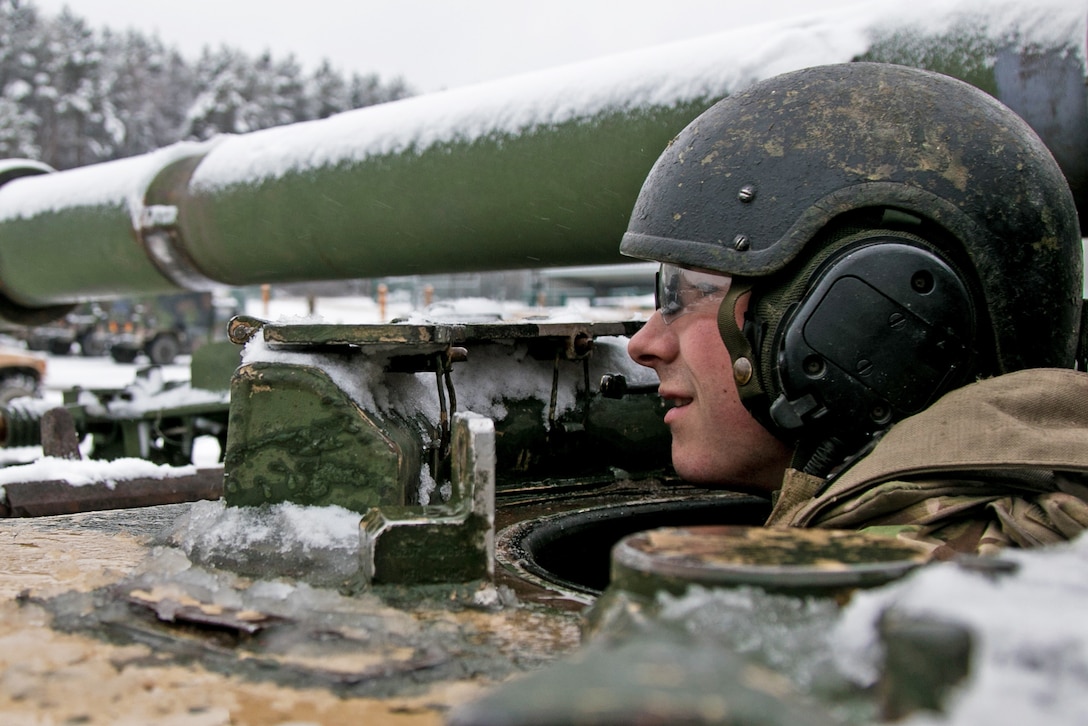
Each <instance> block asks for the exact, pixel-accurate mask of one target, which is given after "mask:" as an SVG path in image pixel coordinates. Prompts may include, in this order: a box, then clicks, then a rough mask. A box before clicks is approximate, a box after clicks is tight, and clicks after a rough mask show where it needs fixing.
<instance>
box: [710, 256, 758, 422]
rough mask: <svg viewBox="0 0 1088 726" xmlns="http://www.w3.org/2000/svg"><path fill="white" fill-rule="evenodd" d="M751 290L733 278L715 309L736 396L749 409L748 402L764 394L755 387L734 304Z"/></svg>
mask: <svg viewBox="0 0 1088 726" xmlns="http://www.w3.org/2000/svg"><path fill="white" fill-rule="evenodd" d="M751 290H752V282H749V281H747V280H741V279H738V278H735V277H734V278H733V281H732V283H731V284H730V285H729V292H727V293H726V294H725V297H724V298H722V304H721V306H720V307H719V308H718V333H719V334H720V335H721V336H722V342H723V343H725V347H726V349H727V350H728V351H729V357H730V358H732V360H733V380H734V381H735V382H736V384H737V393H739V394H740V400H741V401H742V402H744V403H745V406H746V407H747V408H748V409H749V410H751V406H750V405H749V403H750V402H751V401H752V400H754V399H755V398H756V397H758V396H762V395H763V393H764V391H763V387H762V386H761V385H760V384H759V376H757V375H756V360H755V355H754V354H753V352H752V344H751V342H749V340H748V338H747V336H745V335H744V332H743V331H741V329H740V328H739V327H738V326H737V305H738V303H739V302H740V298H741V297H742V296H743V295H745V294H746V293H748V292H750V291H751Z"/></svg>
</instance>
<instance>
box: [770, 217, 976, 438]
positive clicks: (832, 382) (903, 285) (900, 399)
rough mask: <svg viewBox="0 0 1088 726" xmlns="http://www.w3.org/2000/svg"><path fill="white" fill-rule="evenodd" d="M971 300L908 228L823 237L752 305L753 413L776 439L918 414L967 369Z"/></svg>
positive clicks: (866, 431)
mask: <svg viewBox="0 0 1088 726" xmlns="http://www.w3.org/2000/svg"><path fill="white" fill-rule="evenodd" d="M971 301H972V298H971V294H970V292H969V287H968V285H967V284H966V282H965V281H964V279H963V278H962V276H961V275H960V273H959V272H958V271H957V269H956V268H955V267H954V266H953V265H952V264H950V263H949V262H948V261H947V260H945V259H944V258H943V257H942V256H941V255H939V254H937V252H936V251H935V250H934V249H933V247H932V246H931V245H929V244H928V243H926V242H925V241H924V240H922V239H921V238H919V237H917V236H915V235H912V234H908V233H905V232H900V231H889V230H869V231H866V232H862V233H857V234H852V235H848V236H846V237H842V238H840V239H839V240H836V241H834V242H833V243H831V244H828V245H827V246H825V247H823V248H822V250H821V254H819V255H817V256H816V257H815V258H813V259H811V260H809V261H808V262H807V263H806V264H805V265H804V267H803V269H801V270H800V271H799V273H798V274H797V275H794V276H791V278H790V280H789V281H788V282H787V283H785V284H783V285H780V286H778V287H776V288H773V289H770V290H768V291H766V292H765V293H764V294H761V295H759V297H758V299H754V300H752V301H751V307H750V311H751V314H752V326H751V328H750V329H751V331H752V334H753V336H754V337H755V338H756V339H757V340H755V341H753V350H757V351H759V352H758V356H759V360H758V361H757V369H758V374H759V375H760V377H761V384H762V385H763V390H764V391H765V392H766V393H767V397H766V405H767V406H768V410H767V411H766V412H765V414H764V415H763V416H761V420H762V419H769V420H770V421H771V422H772V424H773V426H774V427H775V429H777V430H778V432H780V433H784V435H785V436H784V437H800V436H803V435H806V433H807V432H809V431H811V432H813V433H815V434H817V435H819V436H820V437H835V438H838V439H840V440H844V441H847V440H856V439H863V438H865V437H868V436H870V435H871V434H873V433H874V432H876V431H879V430H881V429H883V428H885V427H887V426H888V425H890V424H891V423H893V422H894V421H897V420H899V419H901V418H904V417H905V416H909V415H911V414H913V413H917V412H918V411H921V410H922V409H924V408H925V407H926V406H928V405H929V404H930V403H931V402H932V401H933V400H934V399H935V398H936V397H938V396H939V395H941V394H942V393H944V392H945V391H947V390H950V389H951V388H953V387H955V386H957V385H959V384H960V383H961V382H962V381H963V380H964V378H965V376H966V375H967V374H968V373H969V372H970V370H971V369H972V366H971V364H970V363H971V360H972V358H973V347H974V338H975V314H974V309H973V305H972V302H971ZM757 344H758V345H757Z"/></svg>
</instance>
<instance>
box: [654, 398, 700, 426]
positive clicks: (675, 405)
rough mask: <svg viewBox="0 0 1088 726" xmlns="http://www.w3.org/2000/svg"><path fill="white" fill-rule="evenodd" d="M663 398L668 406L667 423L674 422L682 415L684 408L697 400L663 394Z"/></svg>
mask: <svg viewBox="0 0 1088 726" xmlns="http://www.w3.org/2000/svg"><path fill="white" fill-rule="evenodd" d="M662 398H663V399H664V401H665V406H666V408H668V410H667V411H665V423H672V422H673V421H675V420H676V419H677V418H679V417H680V416H682V415H683V410H684V409H685V408H686V407H687V406H689V405H690V404H691V403H692V401H694V400H695V399H693V398H687V397H683V396H663V397H662Z"/></svg>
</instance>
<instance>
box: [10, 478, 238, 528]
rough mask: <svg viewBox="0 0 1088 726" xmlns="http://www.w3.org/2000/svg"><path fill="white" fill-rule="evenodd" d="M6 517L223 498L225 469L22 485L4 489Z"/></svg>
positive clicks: (18, 483)
mask: <svg viewBox="0 0 1088 726" xmlns="http://www.w3.org/2000/svg"><path fill="white" fill-rule="evenodd" d="M4 493H5V495H6V497H5V498H6V501H4V502H3V503H0V516H3V517H47V516H51V515H55V514H77V513H79V512H93V511H98V510H102V509H134V508H137V507H150V506H154V505H157V504H179V503H181V502H195V501H197V500H199V499H219V498H220V497H222V496H223V467H222V466H216V467H207V468H203V469H198V470H197V473H196V474H190V475H186V476H171V477H165V478H162V479H150V478H143V479H123V480H119V481H114V482H105V481H102V482H94V483H92V484H86V485H83V486H72V485H70V484H68V483H67V482H64V481H57V480H51V481H23V482H15V483H12V484H5V485H4Z"/></svg>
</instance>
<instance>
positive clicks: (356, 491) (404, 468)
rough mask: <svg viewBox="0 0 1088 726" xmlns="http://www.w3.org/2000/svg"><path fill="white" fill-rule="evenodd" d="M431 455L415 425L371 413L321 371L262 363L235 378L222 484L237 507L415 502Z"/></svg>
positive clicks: (358, 508)
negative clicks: (412, 427) (425, 462)
mask: <svg viewBox="0 0 1088 726" xmlns="http://www.w3.org/2000/svg"><path fill="white" fill-rule="evenodd" d="M422 456H423V452H422V451H421V446H420V444H419V436H418V435H415V434H414V433H413V432H411V431H410V430H409V426H408V425H407V424H406V422H404V421H401V420H397V419H396V418H394V417H380V416H379V415H378V414H377V413H376V412H373V411H363V410H362V409H361V408H359V406H358V405H357V404H355V403H354V402H353V401H352V400H351V399H350V397H348V396H347V394H346V393H344V391H343V390H341V389H340V388H339V387H338V386H337V385H336V384H335V383H333V381H332V380H331V379H329V377H328V376H327V375H326V374H325V373H324V372H322V371H321V370H320V369H318V368H314V367H311V366H294V365H277V364H254V365H245V366H242V367H241V368H239V370H238V371H237V373H236V374H235V377H234V380H233V382H232V384H231V407H230V419H229V422H228V428H227V450H226V456H225V459H224V482H223V487H224V495H223V496H224V499H225V500H226V501H227V503H228V504H230V505H231V506H247V505H252V506H256V505H259V504H271V503H277V502H287V501H290V502H295V503H297V504H304V505H313V506H324V505H330V504H335V505H338V506H341V507H344V508H346V509H351V510H353V511H356V512H360V513H362V512H366V511H367V510H368V509H370V508H371V507H376V506H378V505H382V504H384V505H404V504H408V503H409V501H410V497H411V496H412V495H411V494H410V492H414V491H415V490H417V489H418V487H419V472H420V468H419V465H420V462H421V460H422Z"/></svg>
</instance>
